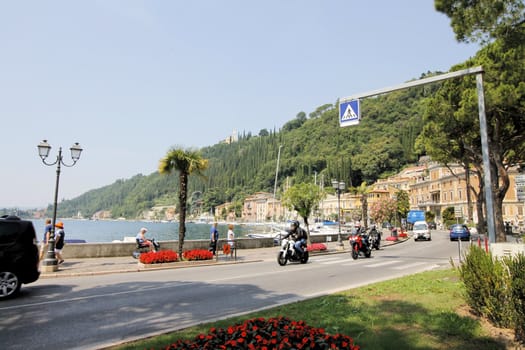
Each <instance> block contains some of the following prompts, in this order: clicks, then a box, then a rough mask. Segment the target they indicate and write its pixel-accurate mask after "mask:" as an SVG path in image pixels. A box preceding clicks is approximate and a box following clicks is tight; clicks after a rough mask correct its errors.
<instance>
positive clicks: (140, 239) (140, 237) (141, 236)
mask: <svg viewBox="0 0 525 350" xmlns="http://www.w3.org/2000/svg"><path fill="white" fill-rule="evenodd" d="M146 232H148V229H147V228H145V227H143V228H141V229H140V231H139V233H138V234H137V236H136V237H135V238H136V239H137V244H138V245H139V248H145V247H149V250H150V251H151V252H153V251H155V246H154V245H153V242H152V241H150V240H149V239H147V238H146V236H145V234H146Z"/></svg>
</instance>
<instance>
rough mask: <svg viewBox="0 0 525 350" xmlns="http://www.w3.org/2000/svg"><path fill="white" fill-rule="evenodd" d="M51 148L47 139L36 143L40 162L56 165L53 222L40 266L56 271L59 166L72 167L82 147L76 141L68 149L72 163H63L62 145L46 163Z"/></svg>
mask: <svg viewBox="0 0 525 350" xmlns="http://www.w3.org/2000/svg"><path fill="white" fill-rule="evenodd" d="M50 150H51V145H49V144H48V143H47V140H43V141H42V142H40V143H39V144H38V155H39V156H40V158H42V163H44V164H45V165H49V166H53V165H55V164H56V165H57V178H56V184H55V200H54V202H53V222H52V223H51V232H50V234H49V240H48V250H47V254H46V258H45V259H44V261H43V263H42V267H43V269H44V270H48V272H49V270H50V271H56V270H57V269H58V265H57V259H56V256H55V223H56V219H57V201H58V183H59V179H60V166H61V165H64V166H66V167H72V166H73V165H75V164H76V162H77V161H78V160H79V159H80V153H82V147H80V145H79V144H78V142H76V143H75V144H74V145H73V146H71V148H70V149H69V150H70V151H71V159H73V163H72V164H70V165H69V164H66V163H64V159H63V158H62V147H60V148H59V149H58V156H57V159H56V160H55V161H54V162H53V163H47V162H46V158H47V157H48V156H49V151H50Z"/></svg>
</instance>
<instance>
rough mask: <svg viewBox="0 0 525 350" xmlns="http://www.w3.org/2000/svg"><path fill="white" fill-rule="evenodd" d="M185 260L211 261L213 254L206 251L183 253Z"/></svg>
mask: <svg viewBox="0 0 525 350" xmlns="http://www.w3.org/2000/svg"><path fill="white" fill-rule="evenodd" d="M182 257H183V259H184V260H190V261H193V260H211V259H213V253H212V252H210V251H209V250H206V249H192V250H187V251H185V252H183V253H182Z"/></svg>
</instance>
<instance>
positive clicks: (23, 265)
mask: <svg viewBox="0 0 525 350" xmlns="http://www.w3.org/2000/svg"><path fill="white" fill-rule="evenodd" d="M38 263H39V261H38V247H37V245H36V234H35V228H34V227H33V223H32V222H31V221H27V220H21V219H20V218H19V217H17V216H7V215H4V216H2V217H0V300H2V299H7V298H10V297H13V296H15V295H17V294H18V292H20V287H21V286H22V284H26V283H31V282H34V281H36V280H38V277H39V276H40V270H39V268H38Z"/></svg>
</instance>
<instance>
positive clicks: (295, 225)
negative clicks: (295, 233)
mask: <svg viewBox="0 0 525 350" xmlns="http://www.w3.org/2000/svg"><path fill="white" fill-rule="evenodd" d="M298 227H299V221H297V220H292V222H290V228H291V229H292V230H296V229H297V228H298Z"/></svg>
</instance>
